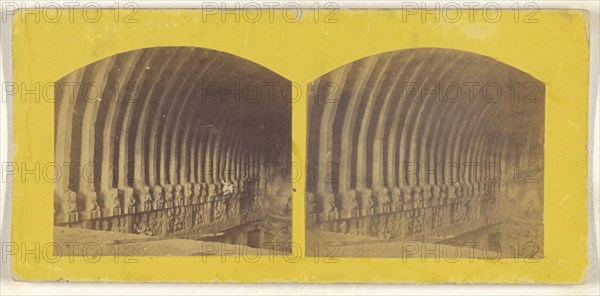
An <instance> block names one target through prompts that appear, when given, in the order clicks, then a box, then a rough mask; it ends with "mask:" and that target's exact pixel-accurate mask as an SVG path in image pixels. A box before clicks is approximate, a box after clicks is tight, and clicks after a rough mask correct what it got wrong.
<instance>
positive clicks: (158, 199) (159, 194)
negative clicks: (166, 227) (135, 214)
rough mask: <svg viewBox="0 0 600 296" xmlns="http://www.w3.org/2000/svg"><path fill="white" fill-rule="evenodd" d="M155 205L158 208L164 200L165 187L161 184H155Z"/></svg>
mask: <svg viewBox="0 0 600 296" xmlns="http://www.w3.org/2000/svg"><path fill="white" fill-rule="evenodd" d="M153 194H154V207H156V208H158V207H160V206H162V203H163V202H164V195H163V188H162V187H161V186H160V185H156V186H154V192H153Z"/></svg>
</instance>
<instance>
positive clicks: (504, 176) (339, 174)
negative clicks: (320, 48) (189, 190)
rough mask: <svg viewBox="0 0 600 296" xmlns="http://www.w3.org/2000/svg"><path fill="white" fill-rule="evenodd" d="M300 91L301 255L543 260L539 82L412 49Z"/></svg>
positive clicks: (502, 67) (480, 59)
mask: <svg viewBox="0 0 600 296" xmlns="http://www.w3.org/2000/svg"><path fill="white" fill-rule="evenodd" d="M308 89H309V98H308V120H307V125H308V131H307V143H308V146H307V166H308V168H309V169H308V176H307V181H306V182H307V185H306V186H307V188H306V192H307V193H306V221H307V225H306V248H307V256H316V257H318V256H326V255H327V254H330V255H331V256H335V257H368V258H377V257H382V258H411V257H437V258H467V257H468V256H471V257H477V258H487V259H496V258H505V257H515V258H517V257H518V258H543V254H544V252H543V251H544V243H543V242H544V219H543V208H544V182H543V177H544V163H543V162H544V102H545V97H544V94H545V87H544V84H543V83H541V82H540V81H538V80H536V79H534V78H533V77H532V76H530V75H528V74H527V73H524V72H522V71H520V70H519V69H517V68H514V67H511V66H510V65H507V64H504V63H502V62H500V61H497V60H495V59H492V58H490V57H486V56H482V55H479V54H475V53H471V52H466V51H459V50H451V49H443V48H417V49H409V50H401V51H393V52H387V53H382V54H377V55H374V56H369V57H365V58H362V59H360V60H357V61H355V62H352V63H349V64H347V65H344V66H342V67H340V68H337V69H335V70H333V71H331V72H329V73H327V74H325V75H323V76H321V77H320V78H318V79H317V80H315V81H313V82H312V83H311V84H310V85H309V86H308Z"/></svg>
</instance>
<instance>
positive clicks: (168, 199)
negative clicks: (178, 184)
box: [164, 184, 173, 202]
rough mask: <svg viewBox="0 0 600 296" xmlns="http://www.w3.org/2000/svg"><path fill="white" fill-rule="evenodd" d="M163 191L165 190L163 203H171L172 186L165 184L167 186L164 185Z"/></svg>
mask: <svg viewBox="0 0 600 296" xmlns="http://www.w3.org/2000/svg"><path fill="white" fill-rule="evenodd" d="M164 189H165V191H164V194H165V201H166V202H171V201H173V185H171V184H167V185H165V188H164Z"/></svg>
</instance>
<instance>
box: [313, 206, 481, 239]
mask: <svg viewBox="0 0 600 296" xmlns="http://www.w3.org/2000/svg"><path fill="white" fill-rule="evenodd" d="M485 208H486V207H482V206H481V205H480V204H475V202H474V200H470V201H468V202H461V203H456V204H450V205H440V206H438V207H432V208H421V209H413V210H408V211H403V212H396V213H387V214H382V215H373V216H362V217H353V218H348V219H339V220H329V221H323V222H322V223H319V224H318V228H319V230H321V231H330V232H338V233H343V234H351V235H365V236H374V237H379V238H381V239H399V238H407V237H410V236H412V235H418V234H426V233H430V232H433V231H439V230H440V229H446V231H457V230H464V229H461V228H465V227H471V228H473V227H477V222H476V221H477V220H478V219H479V217H480V216H481V215H482V214H483V215H484V214H485V212H484V211H483V210H484V209H485ZM467 221H471V222H469V223H463V222H467Z"/></svg>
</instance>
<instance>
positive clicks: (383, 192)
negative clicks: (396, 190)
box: [375, 186, 390, 211]
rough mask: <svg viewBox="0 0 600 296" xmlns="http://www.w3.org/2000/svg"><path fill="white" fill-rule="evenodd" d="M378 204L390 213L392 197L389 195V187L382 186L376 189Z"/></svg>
mask: <svg viewBox="0 0 600 296" xmlns="http://www.w3.org/2000/svg"><path fill="white" fill-rule="evenodd" d="M375 192H376V194H377V203H378V204H379V205H380V206H381V207H382V209H383V210H384V211H386V210H387V211H389V206H390V195H389V194H388V189H387V187H383V186H380V187H378V188H377V189H376V191H375Z"/></svg>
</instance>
